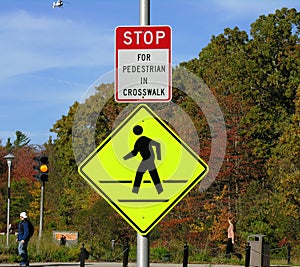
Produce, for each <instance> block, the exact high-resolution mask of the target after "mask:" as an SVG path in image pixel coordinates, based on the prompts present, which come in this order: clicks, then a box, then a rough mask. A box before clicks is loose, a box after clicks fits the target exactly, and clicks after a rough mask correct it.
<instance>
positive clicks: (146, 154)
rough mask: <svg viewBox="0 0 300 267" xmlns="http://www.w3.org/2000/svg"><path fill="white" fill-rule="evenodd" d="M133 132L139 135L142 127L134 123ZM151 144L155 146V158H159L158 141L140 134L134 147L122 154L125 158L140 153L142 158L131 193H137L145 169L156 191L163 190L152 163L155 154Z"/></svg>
mask: <svg viewBox="0 0 300 267" xmlns="http://www.w3.org/2000/svg"><path fill="white" fill-rule="evenodd" d="M133 132H134V134H135V135H141V134H142V133H143V127H142V126H140V125H136V126H134V127H133ZM153 146H155V148H156V154H157V159H158V160H161V151H160V143H158V142H156V141H154V140H152V139H150V138H148V137H146V136H141V137H140V138H139V139H138V140H137V141H136V142H135V144H134V149H133V150H132V151H131V152H129V153H128V154H127V155H126V156H124V159H125V160H127V159H130V158H132V157H134V156H136V155H137V154H138V153H140V155H141V156H142V158H143V160H142V162H141V163H140V165H139V167H138V169H137V171H136V175H135V179H134V184H133V188H132V192H133V193H136V194H137V193H138V192H139V189H140V185H141V182H142V178H143V175H144V173H145V172H146V171H149V173H150V176H151V178H152V181H153V183H154V185H155V187H156V190H157V193H158V194H160V193H161V192H162V191H163V188H162V185H161V181H160V178H159V175H158V172H157V170H156V167H155V164H154V160H155V154H154V151H153V148H152V147H153Z"/></svg>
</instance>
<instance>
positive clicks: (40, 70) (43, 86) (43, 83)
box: [0, 0, 300, 145]
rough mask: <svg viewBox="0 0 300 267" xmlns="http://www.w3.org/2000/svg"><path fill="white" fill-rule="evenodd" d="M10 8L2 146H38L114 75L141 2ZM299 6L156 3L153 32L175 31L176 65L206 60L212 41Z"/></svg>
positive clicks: (12, 4)
mask: <svg viewBox="0 0 300 267" xmlns="http://www.w3.org/2000/svg"><path fill="white" fill-rule="evenodd" d="M52 1H53V0H14V1H12V0H9V1H1V6H0V36H1V42H0V59H1V60H0V95H1V97H0V125H1V128H0V140H2V145H5V143H6V141H7V138H8V137H11V138H12V141H13V140H14V139H15V132H16V131H18V130H19V131H22V132H24V133H25V134H26V135H27V136H28V137H29V138H31V143H32V144H43V143H44V142H47V140H48V138H49V136H50V135H52V136H53V137H54V138H55V136H54V134H53V133H51V132H50V129H51V128H52V126H53V125H54V123H55V122H56V121H57V120H59V119H60V118H61V117H62V116H63V115H67V113H68V110H69V107H70V106H71V105H72V104H73V103H74V102H75V101H80V100H81V98H82V96H83V95H84V94H85V92H86V91H87V89H88V88H89V87H90V85H91V84H93V83H94V82H95V81H96V80H97V79H98V78H99V77H101V76H103V75H105V74H106V73H108V72H110V71H112V70H113V69H114V54H115V51H114V29H115V27H117V26H122V25H139V16H140V10H139V4H140V3H139V2H140V1H139V0H127V1H126V0H68V1H65V4H64V7H63V8H55V9H53V8H52V7H51V5H52ZM299 6H300V2H299V0H252V1H249V0H226V1H225V0H172V1H171V0H151V5H150V18H151V19H150V20H151V24H152V25H170V26H171V27H172V31H173V35H172V61H173V65H177V64H178V63H180V62H182V61H187V60H189V59H192V58H195V57H197V56H198V54H199V52H200V51H201V49H202V48H203V47H205V46H206V45H207V44H208V43H209V42H210V39H211V36H212V35H218V34H220V33H222V32H223V30H224V29H225V28H227V27H230V28H233V27H235V26H238V27H239V28H240V29H241V30H245V31H247V32H249V29H250V25H251V23H252V22H254V21H255V20H256V19H257V18H258V17H259V16H260V15H262V14H265V15H267V14H270V13H274V11H275V10H276V9H280V8H282V7H288V8H292V7H293V8H296V9H297V10H298V11H299Z"/></svg>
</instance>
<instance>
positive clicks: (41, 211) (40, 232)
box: [39, 181, 45, 240]
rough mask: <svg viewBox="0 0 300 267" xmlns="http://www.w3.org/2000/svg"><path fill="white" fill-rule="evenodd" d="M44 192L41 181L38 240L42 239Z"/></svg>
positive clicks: (43, 185) (43, 184)
mask: <svg viewBox="0 0 300 267" xmlns="http://www.w3.org/2000/svg"><path fill="white" fill-rule="evenodd" d="M44 192H45V182H44V181H41V203H40V228H39V240H41V238H42V232H43V218H44V195H45V194H44Z"/></svg>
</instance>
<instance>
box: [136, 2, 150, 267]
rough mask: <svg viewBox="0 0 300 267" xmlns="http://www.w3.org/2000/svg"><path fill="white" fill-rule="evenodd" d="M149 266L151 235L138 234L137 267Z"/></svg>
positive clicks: (145, 9) (145, 15) (144, 13)
mask: <svg viewBox="0 0 300 267" xmlns="http://www.w3.org/2000/svg"><path fill="white" fill-rule="evenodd" d="M140 25H141V26H144V25H150V0H140ZM149 266H150V265H149V235H146V236H142V235H140V234H139V233H137V267H149Z"/></svg>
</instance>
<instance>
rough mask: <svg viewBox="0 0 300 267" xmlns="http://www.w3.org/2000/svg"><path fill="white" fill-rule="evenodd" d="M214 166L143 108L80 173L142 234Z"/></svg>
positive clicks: (115, 132) (140, 106)
mask: <svg viewBox="0 0 300 267" xmlns="http://www.w3.org/2000/svg"><path fill="white" fill-rule="evenodd" d="M207 171H208V166H207V165H206V164H205V163H204V162H203V161H202V159H201V158H199V156H198V155H197V154H196V153H194V151H193V150H192V149H191V148H190V147H189V146H188V145H187V144H185V142H184V141H183V140H181V139H180V137H179V136H177V135H176V134H175V133H174V132H173V131H172V130H171V129H170V128H169V126H167V125H166V124H165V123H164V122H163V121H162V120H161V119H160V118H159V117H158V116H157V115H156V114H155V113H154V112H153V111H152V110H151V109H150V108H149V107H148V106H147V105H145V104H141V105H139V106H138V107H137V108H136V109H135V110H134V111H133V112H132V113H131V114H130V115H129V116H128V117H127V118H126V119H125V120H124V121H123V122H122V123H121V124H120V125H119V126H118V127H117V128H116V129H115V130H114V131H113V132H112V133H111V134H110V135H109V136H108V137H107V138H106V139H105V140H104V141H103V142H102V143H101V144H100V145H99V146H98V147H97V148H96V149H95V150H94V151H93V152H92V153H91V154H90V155H89V156H88V157H87V158H86V159H85V160H84V161H83V162H82V163H81V164H80V166H79V173H80V175H81V176H82V177H83V178H84V179H85V180H86V181H87V182H88V183H89V184H90V185H91V186H92V187H93V188H94V189H95V190H96V191H97V192H98V193H99V194H100V195H101V196H102V197H103V198H104V199H105V200H106V201H107V202H108V203H109V204H110V205H111V206H112V207H113V208H114V209H115V210H116V211H117V212H118V213H119V214H120V215H121V216H122V217H123V218H124V219H125V220H126V221H127V222H128V223H129V224H130V225H131V226H132V227H133V228H134V229H135V230H136V231H138V232H139V233H140V234H141V235H146V234H148V233H149V232H150V231H151V229H153V227H154V226H155V225H156V224H157V223H158V222H159V221H160V220H161V219H162V218H163V217H164V216H165V215H166V214H167V213H168V212H169V211H170V210H171V209H172V208H173V207H174V206H175V205H176V204H177V203H178V202H179V201H180V200H181V199H182V198H183V197H184V196H185V195H186V194H187V193H188V192H189V191H190V190H191V189H192V188H193V187H194V186H195V185H196V184H197V183H198V182H199V181H200V180H201V179H202V178H203V177H204V175H205V174H206V173H207Z"/></svg>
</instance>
